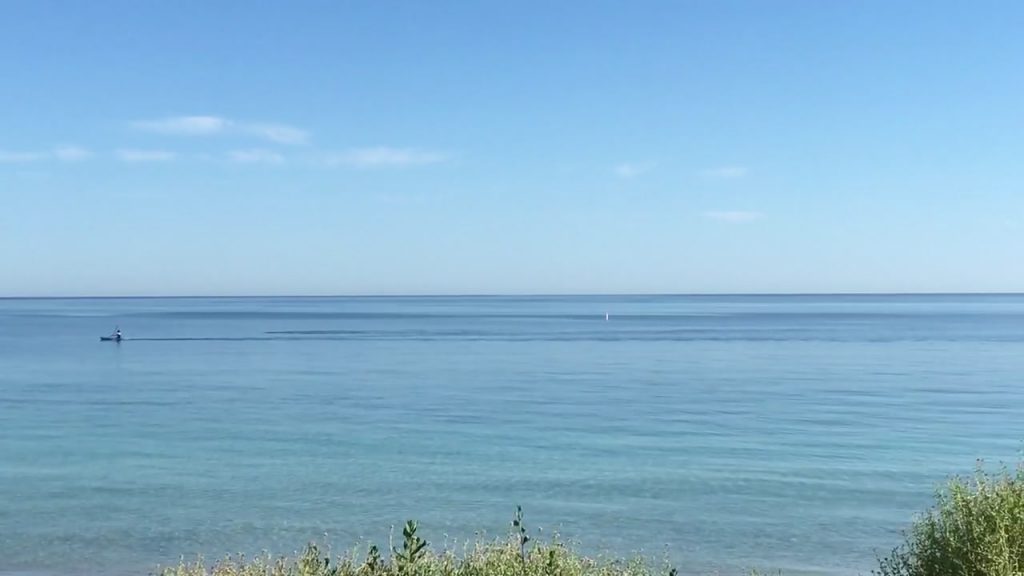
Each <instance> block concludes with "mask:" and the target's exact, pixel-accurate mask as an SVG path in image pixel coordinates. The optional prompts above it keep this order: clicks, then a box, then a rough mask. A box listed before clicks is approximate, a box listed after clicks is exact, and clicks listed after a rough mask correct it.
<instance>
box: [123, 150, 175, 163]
mask: <svg viewBox="0 0 1024 576" xmlns="http://www.w3.org/2000/svg"><path fill="white" fill-rule="evenodd" d="M115 155H116V156H117V159H118V160H120V161H122V162H132V163H141V162H170V161H172V160H174V159H175V158H177V156H178V155H177V154H175V153H174V152H168V151H166V150H136V149H121V150H118V151H117V152H115Z"/></svg>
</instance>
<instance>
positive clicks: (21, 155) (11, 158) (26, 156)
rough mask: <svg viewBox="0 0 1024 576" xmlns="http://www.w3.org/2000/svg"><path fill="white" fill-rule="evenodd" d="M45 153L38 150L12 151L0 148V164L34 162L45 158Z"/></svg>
mask: <svg viewBox="0 0 1024 576" xmlns="http://www.w3.org/2000/svg"><path fill="white" fill-rule="evenodd" d="M45 157H46V155H45V154H40V153H38V152H12V151H8V150H0V164H23V163H25V162H36V161H38V160H42V159H43V158H45Z"/></svg>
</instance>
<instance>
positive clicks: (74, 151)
mask: <svg viewBox="0 0 1024 576" xmlns="http://www.w3.org/2000/svg"><path fill="white" fill-rule="evenodd" d="M53 156H54V157H55V158H56V159H57V160H60V161H61V162H78V161H80V160H85V159H87V158H89V157H91V156H92V152H90V151H88V150H86V149H85V148H81V147H79V146H58V147H57V148H54V149H53Z"/></svg>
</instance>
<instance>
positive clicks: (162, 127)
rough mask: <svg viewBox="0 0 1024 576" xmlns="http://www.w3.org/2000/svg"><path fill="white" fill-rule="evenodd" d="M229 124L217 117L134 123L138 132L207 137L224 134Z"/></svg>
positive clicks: (186, 117) (176, 117) (174, 118)
mask: <svg viewBox="0 0 1024 576" xmlns="http://www.w3.org/2000/svg"><path fill="white" fill-rule="evenodd" d="M228 125H229V122H228V121H227V120H225V119H224V118H220V117H217V116H175V117H172V118H161V119H159V120H141V121H138V122H134V123H132V126H134V127H135V128H136V129H138V130H143V131H145V132H155V133H157V134H174V135H189V136H206V135H211V134H222V133H224V131H225V130H226V129H227V127H228Z"/></svg>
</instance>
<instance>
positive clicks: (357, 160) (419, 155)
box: [324, 146, 449, 168]
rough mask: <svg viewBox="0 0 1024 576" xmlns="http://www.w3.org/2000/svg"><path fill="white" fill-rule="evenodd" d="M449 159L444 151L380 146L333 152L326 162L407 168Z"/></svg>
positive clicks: (331, 164)
mask: <svg viewBox="0 0 1024 576" xmlns="http://www.w3.org/2000/svg"><path fill="white" fill-rule="evenodd" d="M447 160H449V156H448V155H447V154H445V153H442V152H437V151H430V150H418V149H415V148H389V147H386V146H378V147H374V148H354V149H352V150H345V151H343V152H335V153H331V154H328V155H327V156H326V157H325V158H324V163H325V164H327V165H328V166H351V167H354V168H405V167H410V166H426V165H430V164H439V163H441V162H446V161H447Z"/></svg>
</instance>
